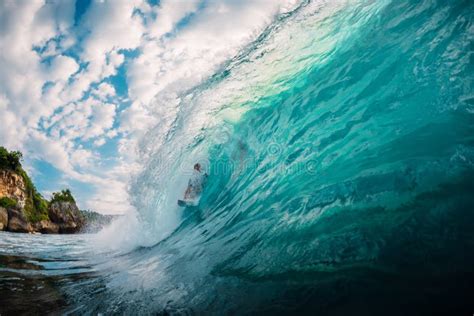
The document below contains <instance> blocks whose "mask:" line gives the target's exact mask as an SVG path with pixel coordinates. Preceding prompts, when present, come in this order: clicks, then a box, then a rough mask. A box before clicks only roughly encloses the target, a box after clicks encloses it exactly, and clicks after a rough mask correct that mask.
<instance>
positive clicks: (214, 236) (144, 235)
mask: <svg viewBox="0 0 474 316" xmlns="http://www.w3.org/2000/svg"><path fill="white" fill-rule="evenodd" d="M473 22H474V3H473V2H472V1H461V0H459V1H377V2H372V1H355V2H352V3H350V4H347V3H343V2H328V3H322V2H321V3H318V2H307V3H303V4H302V5H301V6H300V7H299V8H298V9H296V10H295V11H294V12H291V13H288V14H285V15H282V16H280V17H278V18H277V19H276V21H275V22H274V23H273V24H272V25H271V26H270V27H269V28H268V29H267V30H265V32H264V33H263V34H262V35H261V36H260V37H259V38H258V40H257V41H255V42H254V43H252V44H251V45H249V46H248V47H247V48H245V49H244V50H242V52H241V54H240V55H239V56H236V57H235V58H234V59H232V60H230V61H228V63H227V64H226V65H223V67H222V70H221V71H220V72H218V73H216V75H214V76H213V77H211V78H209V80H208V81H206V82H205V83H204V84H202V85H201V86H199V87H196V88H195V89H194V90H192V91H190V92H189V94H188V95H185V96H183V98H182V103H181V104H180V117H179V118H178V120H177V121H176V122H175V124H174V125H173V126H172V128H171V129H169V130H166V131H164V130H162V129H161V128H160V127H159V126H158V127H156V128H155V129H153V130H151V131H150V132H149V134H148V135H147V138H146V139H145V140H144V142H143V148H144V151H145V148H146V150H147V151H148V152H149V154H148V156H147V157H148V158H144V161H145V168H144V171H143V173H142V174H141V175H140V176H139V177H137V178H136V179H135V181H134V182H133V183H132V184H131V193H132V196H133V199H134V200H133V202H134V204H135V206H136V207H137V210H138V213H137V216H136V218H133V219H130V218H128V219H126V220H122V221H121V222H118V223H115V224H114V225H113V226H112V227H110V228H108V229H107V230H106V231H104V232H102V233H100V234H99V235H97V236H71V237H61V238H57V237H54V236H40V237H38V236H25V237H21V238H26V239H28V243H35V242H36V243H38V244H40V245H43V247H41V248H38V249H36V250H34V251H33V250H31V249H30V248H28V247H22V248H17V245H18V244H20V243H22V242H23V243H24V242H25V241H24V240H23V239H20V237H17V236H18V235H12V234H6V233H3V234H1V235H0V242H1V244H2V248H0V249H1V250H0V253H1V255H0V257H1V258H3V259H2V262H1V270H0V271H1V272H0V277H1V279H0V280H1V281H2V283H1V284H2V285H1V286H0V297H11V298H12V299H14V301H21V300H22V298H24V297H30V296H31V297H34V298H35V300H38V301H39V302H42V301H44V302H47V301H48V300H50V301H53V302H54V304H52V305H51V306H52V307H51V310H50V311H62V312H70V313H73V314H82V313H91V314H96V313H99V312H101V313H105V314H114V313H121V314H156V313H163V314H165V313H169V314H186V313H188V314H194V313H198V314H200V313H206V314H207V313H209V314H289V313H305V314H321V315H347V314H356V315H379V314H385V315H387V314H388V315H404V314H417V315H418V314H443V315H449V314H469V315H470V314H471V313H472V312H473V311H474V304H473V303H472V302H473V301H472V293H474V289H473V284H474V283H473V281H474V272H473V270H472V267H473V266H474V197H473V195H472V192H474V146H473V145H474V95H473V76H474V75H473V74H474V69H473V68H474V67H473V65H474V60H473V58H474V57H473V56H474V55H473V51H474V49H473V48H474V45H473V39H474V24H473ZM195 161H200V162H201V163H202V164H203V165H204V166H205V168H206V170H207V171H208V173H209V175H210V176H209V183H208V186H207V187H206V189H205V191H204V194H203V196H202V199H201V201H200V205H199V206H198V207H196V208H188V209H184V210H183V209H179V208H178V207H176V205H175V204H176V199H177V198H178V197H179V196H180V195H181V194H182V192H183V191H184V186H185V184H186V181H187V177H188V175H189V172H190V171H191V170H189V169H190V168H191V166H192V165H193V163H194V162H195ZM38 238H42V239H38ZM46 241H47V242H46ZM25 261H26V262H27V263H30V264H32V265H31V266H29V265H20V263H24V262H25ZM35 267H36V268H35ZM40 282H43V283H44V284H47V286H43V287H41V288H39V286H38V284H43V283H40ZM6 284H8V286H7V285H6ZM12 287H16V288H19V289H20V290H17V291H16V292H11V290H10V289H11V288H12ZM12 293H13V294H12ZM33 302H36V301H34V300H33ZM32 305H33V306H29V308H32V309H33V310H34V306H36V305H35V304H32ZM3 306H5V305H3ZM27 306H28V305H27ZM3 308H5V307H3ZM13 310H14V309H12V308H11V307H9V308H7V309H6V311H7V312H8V311H13Z"/></svg>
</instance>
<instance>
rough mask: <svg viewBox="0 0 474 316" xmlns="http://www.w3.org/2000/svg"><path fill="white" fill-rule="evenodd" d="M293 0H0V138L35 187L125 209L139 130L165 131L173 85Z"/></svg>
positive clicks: (202, 75) (232, 48)
mask: <svg viewBox="0 0 474 316" xmlns="http://www.w3.org/2000/svg"><path fill="white" fill-rule="evenodd" d="M296 3H297V1H295V0H279V1H265V0H262V1H233V0H229V1H226V0H223V1H215V0H212V1H206V0H188V1H166V0H163V1H155V0H153V1H152V0H127V1H125V0H116V1H107V0H77V1H70V0H65V1H61V0H56V1H46V0H44V1H40V0H38V1H11V2H8V1H1V2H0V25H1V26H2V27H0V49H1V50H0V51H1V54H0V68H1V69H2V72H0V114H1V115H2V124H1V125H0V144H1V145H3V146H5V147H7V148H8V149H10V150H21V151H22V152H23V153H24V156H25V162H24V164H25V166H26V168H27V170H28V171H29V172H30V174H31V176H32V178H33V180H34V182H35V183H36V185H37V187H38V189H39V190H40V191H41V192H42V193H43V195H45V196H46V197H48V196H49V195H50V194H51V193H52V192H53V191H57V190H60V189H62V188H66V187H67V188H71V189H72V191H73V193H74V194H75V196H76V198H77V200H78V202H79V207H80V208H82V209H92V210H96V211H99V212H102V213H123V212H127V211H129V210H132V209H133V205H131V204H130V197H129V193H128V192H129V189H128V185H129V183H130V179H132V178H133V177H134V176H136V175H137V174H139V171H140V170H141V169H142V167H143V166H142V163H143V162H144V161H145V162H146V154H147V153H146V152H147V148H143V147H141V145H140V144H141V143H142V140H143V137H146V135H147V131H149V130H150V129H156V128H159V129H160V131H163V133H166V131H167V130H168V129H169V128H171V125H172V124H173V121H174V120H175V118H176V115H177V114H178V112H179V106H180V102H181V97H182V95H183V93H185V92H186V91H189V90H190V89H191V88H192V87H193V86H195V85H198V84H200V83H201V82H202V81H203V80H205V79H206V78H207V77H209V76H211V75H212V74H213V73H215V71H217V70H218V69H219V67H220V66H221V65H222V64H223V63H225V61H226V60H228V59H229V58H232V57H233V56H235V55H236V54H237V53H238V52H239V50H241V49H242V48H243V47H245V45H247V44H248V43H249V42H251V41H252V40H253V39H254V38H255V37H256V36H258V34H259V33H260V32H261V31H262V30H263V29H264V28H265V27H266V26H267V25H268V24H269V23H271V21H272V18H273V17H274V16H275V15H276V14H278V13H279V12H282V11H285V10H288V9H290V8H291V7H293V6H295V5H296Z"/></svg>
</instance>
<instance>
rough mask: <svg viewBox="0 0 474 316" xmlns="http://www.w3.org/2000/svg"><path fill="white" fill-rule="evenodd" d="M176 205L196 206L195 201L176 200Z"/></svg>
mask: <svg viewBox="0 0 474 316" xmlns="http://www.w3.org/2000/svg"><path fill="white" fill-rule="evenodd" d="M178 205H179V206H181V207H188V206H196V205H197V203H196V201H195V200H178Z"/></svg>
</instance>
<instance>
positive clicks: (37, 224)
mask: <svg viewBox="0 0 474 316" xmlns="http://www.w3.org/2000/svg"><path fill="white" fill-rule="evenodd" d="M21 158H22V155H21V153H20V152H8V150H6V149H5V148H3V147H0V230H7V231H11V232H21V233H32V232H40V233H64V234H70V233H76V232H79V231H80V230H81V229H82V228H83V226H84V217H83V216H82V214H81V212H80V211H79V209H78V207H77V205H76V202H75V200H74V198H73V197H72V194H71V191H69V190H63V191H61V192H58V193H55V194H53V198H52V199H51V201H46V200H45V199H44V198H43V197H42V196H41V194H39V193H38V192H37V191H36V188H35V186H34V185H33V183H32V181H31V179H30V178H29V177H28V175H27V173H26V172H25V170H24V169H23V168H22V166H21V163H20V160H21Z"/></svg>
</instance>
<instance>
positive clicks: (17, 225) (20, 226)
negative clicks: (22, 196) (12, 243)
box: [7, 208, 33, 233]
mask: <svg viewBox="0 0 474 316" xmlns="http://www.w3.org/2000/svg"><path fill="white" fill-rule="evenodd" d="M7 211H8V226H7V228H8V230H9V231H11V232H14V233H31V232H33V227H32V226H31V224H30V223H29V222H28V220H27V219H26V217H25V215H24V214H23V212H22V210H21V209H16V208H9V209H8V210H7Z"/></svg>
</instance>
